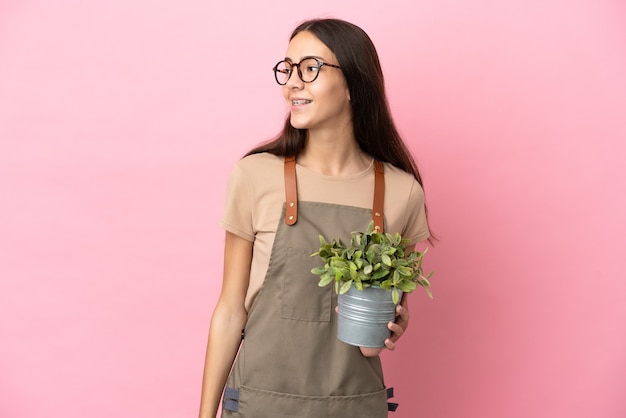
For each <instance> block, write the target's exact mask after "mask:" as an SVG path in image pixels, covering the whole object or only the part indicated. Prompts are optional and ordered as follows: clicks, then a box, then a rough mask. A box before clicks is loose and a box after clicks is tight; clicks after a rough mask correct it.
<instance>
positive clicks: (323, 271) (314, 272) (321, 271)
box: [311, 267, 326, 276]
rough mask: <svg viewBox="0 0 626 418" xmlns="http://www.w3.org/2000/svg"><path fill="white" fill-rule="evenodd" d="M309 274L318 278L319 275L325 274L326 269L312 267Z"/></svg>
mask: <svg viewBox="0 0 626 418" xmlns="http://www.w3.org/2000/svg"><path fill="white" fill-rule="evenodd" d="M311 273H313V274H315V275H318V276H319V275H320V274H324V273H326V268H325V267H313V268H312V269H311Z"/></svg>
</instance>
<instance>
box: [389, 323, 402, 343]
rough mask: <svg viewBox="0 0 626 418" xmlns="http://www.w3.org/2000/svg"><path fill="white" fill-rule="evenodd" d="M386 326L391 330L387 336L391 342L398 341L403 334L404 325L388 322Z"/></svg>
mask: <svg viewBox="0 0 626 418" xmlns="http://www.w3.org/2000/svg"><path fill="white" fill-rule="evenodd" d="M387 328H389V330H390V331H391V337H389V338H390V339H391V340H392V341H393V342H396V341H398V339H399V338H400V337H401V336H402V334H404V327H402V326H401V325H400V324H398V323H395V322H389V324H387Z"/></svg>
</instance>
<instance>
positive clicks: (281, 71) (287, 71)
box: [272, 57, 341, 86]
mask: <svg viewBox="0 0 626 418" xmlns="http://www.w3.org/2000/svg"><path fill="white" fill-rule="evenodd" d="M323 66H328V67H333V68H341V67H340V66H338V65H334V64H327V63H325V62H323V61H320V60H318V59H317V58H314V57H304V58H302V60H300V62H289V61H285V60H283V61H280V62H279V63H278V64H276V65H275V66H274V68H272V70H274V77H276V82H277V83H278V84H280V85H281V86H284V85H285V84H287V81H289V78H291V73H292V72H293V67H296V68H297V69H298V76H299V77H300V80H302V81H303V82H304V83H312V82H314V81H315V80H316V79H317V76H318V75H319V74H320V69H321V68H322V67H323Z"/></svg>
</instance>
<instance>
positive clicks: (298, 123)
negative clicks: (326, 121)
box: [289, 116, 310, 129]
mask: <svg viewBox="0 0 626 418" xmlns="http://www.w3.org/2000/svg"><path fill="white" fill-rule="evenodd" d="M289 123H291V126H293V127H294V128H296V129H308V128H309V125H310V124H309V123H307V122H306V121H303V120H299V118H294V117H293V116H291V119H290V120H289Z"/></svg>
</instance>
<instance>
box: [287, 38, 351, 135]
mask: <svg viewBox="0 0 626 418" xmlns="http://www.w3.org/2000/svg"><path fill="white" fill-rule="evenodd" d="M306 57H315V58H317V59H318V60H319V61H322V62H324V63H327V64H334V65H339V63H338V62H337V57H335V54H333V53H332V51H331V50H330V49H328V47H327V46H326V45H324V43H322V41H320V40H319V39H318V38H317V37H316V36H315V35H313V34H312V33H311V32H307V31H304V32H300V33H299V34H297V35H296V36H295V37H294V38H293V39H292V40H291V42H289V47H288V48H287V55H286V57H285V60H286V61H290V62H291V63H299V62H300V61H301V60H302V59H303V58H306ZM302 71H305V69H304V68H302ZM297 73H298V71H297V69H296V67H293V71H292V74H291V77H290V78H289V80H288V81H287V84H285V85H284V86H283V87H282V89H283V96H284V97H285V100H286V101H287V106H289V110H290V111H291V125H292V126H293V127H294V128H297V129H308V130H309V132H311V131H314V130H338V129H345V128H346V127H347V126H349V125H351V124H352V110H351V108H350V93H349V92H348V87H347V85H346V80H345V78H344V77H343V73H342V72H341V70H340V69H338V68H334V67H330V66H327V65H324V66H322V67H321V68H320V69H319V74H318V76H317V78H316V79H315V81H313V82H311V83H305V82H303V81H302V80H301V79H300V77H299V76H298V74H297ZM305 79H306V78H305Z"/></svg>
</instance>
